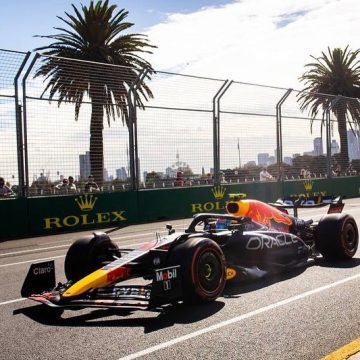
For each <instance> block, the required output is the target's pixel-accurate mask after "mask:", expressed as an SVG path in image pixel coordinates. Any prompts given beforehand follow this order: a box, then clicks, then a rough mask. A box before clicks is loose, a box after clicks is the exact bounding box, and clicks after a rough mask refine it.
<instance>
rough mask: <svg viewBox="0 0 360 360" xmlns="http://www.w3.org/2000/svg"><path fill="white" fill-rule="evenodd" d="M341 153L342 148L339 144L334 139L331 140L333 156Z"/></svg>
mask: <svg viewBox="0 0 360 360" xmlns="http://www.w3.org/2000/svg"><path fill="white" fill-rule="evenodd" d="M339 152H340V146H339V144H338V142H337V141H336V140H335V139H333V140H331V155H334V154H338V153H339Z"/></svg>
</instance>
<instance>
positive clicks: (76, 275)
mask: <svg viewBox="0 0 360 360" xmlns="http://www.w3.org/2000/svg"><path fill="white" fill-rule="evenodd" d="M116 257H118V258H119V257H121V253H120V250H119V248H118V246H117V245H116V244H115V243H114V242H113V241H112V240H111V239H110V237H109V236H108V235H107V234H105V233H99V232H96V233H93V235H89V236H86V237H84V238H81V239H78V240H76V241H75V242H74V243H73V244H72V245H71V246H70V247H69V249H68V251H67V254H66V257H65V264H64V267H65V275H66V278H67V279H68V280H71V281H73V282H76V281H78V280H80V279H81V278H83V277H85V276H86V275H89V274H90V273H92V272H93V271H95V270H97V269H100V268H101V267H102V266H104V265H105V264H107V263H109V262H111V261H114V260H115V258H116Z"/></svg>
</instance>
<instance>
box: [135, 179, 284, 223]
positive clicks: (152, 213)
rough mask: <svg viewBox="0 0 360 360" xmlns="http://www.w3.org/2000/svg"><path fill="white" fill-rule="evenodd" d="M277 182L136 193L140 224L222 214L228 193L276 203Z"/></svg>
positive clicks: (278, 188) (278, 193)
mask: <svg viewBox="0 0 360 360" xmlns="http://www.w3.org/2000/svg"><path fill="white" fill-rule="evenodd" d="M280 189H281V185H279V183H277V182H267V183H248V184H221V185H217V186H202V187H191V188H174V189H159V190H143V191H140V192H139V216H140V219H139V220H140V221H141V222H145V221H157V220H166V219H176V218H186V217H191V216H193V215H194V214H196V213H199V212H225V211H226V210H225V204H226V201H227V200H228V198H229V194H231V193H245V194H246V196H247V197H249V198H253V199H258V200H262V201H266V202H270V201H275V200H276V199H277V198H278V197H279V196H280V194H281V192H280Z"/></svg>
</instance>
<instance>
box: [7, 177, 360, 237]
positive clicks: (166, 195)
mask: <svg viewBox="0 0 360 360" xmlns="http://www.w3.org/2000/svg"><path fill="white" fill-rule="evenodd" d="M231 193H244V194H246V196H247V197H248V198H252V199H257V200H262V201H265V202H273V201H275V200H276V199H278V198H279V197H282V196H314V195H342V196H345V197H356V196H359V195H360V177H357V176H356V177H353V176H352V177H339V178H332V179H303V180H293V181H285V182H272V181H269V182H256V183H244V184H221V185H217V186H202V187H195V186H194V187H187V188H170V189H154V190H140V191H129V192H111V193H88V194H79V195H66V196H53V197H38V198H20V199H1V200H0V239H1V240H4V239H5V240H6V239H9V238H15V237H26V236H34V235H46V234H53V233H59V232H62V231H79V230H86V229H89V230H90V229H97V228H110V227H123V226H126V225H129V224H136V223H142V222H150V221H158V220H171V219H179V218H187V217H191V216H193V215H194V214H196V213H199V212H225V204H226V201H227V200H228V198H229V194H231Z"/></svg>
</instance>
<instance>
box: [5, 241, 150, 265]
mask: <svg viewBox="0 0 360 360" xmlns="http://www.w3.org/2000/svg"><path fill="white" fill-rule="evenodd" d="M147 243H148V242H147V241H146V242H141V243H130V244H122V245H126V246H130V247H132V246H139V245H143V244H147ZM117 244H119V243H117ZM120 250H121V249H120ZM65 256H66V255H65V254H64V255H59V256H49V257H46V258H41V259H33V260H25V261H19V262H15V263H10V264H2V265H0V268H2V267H7V266H13V265H21V264H28V263H35V262H40V261H46V260H52V259H60V258H63V257H65Z"/></svg>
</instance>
